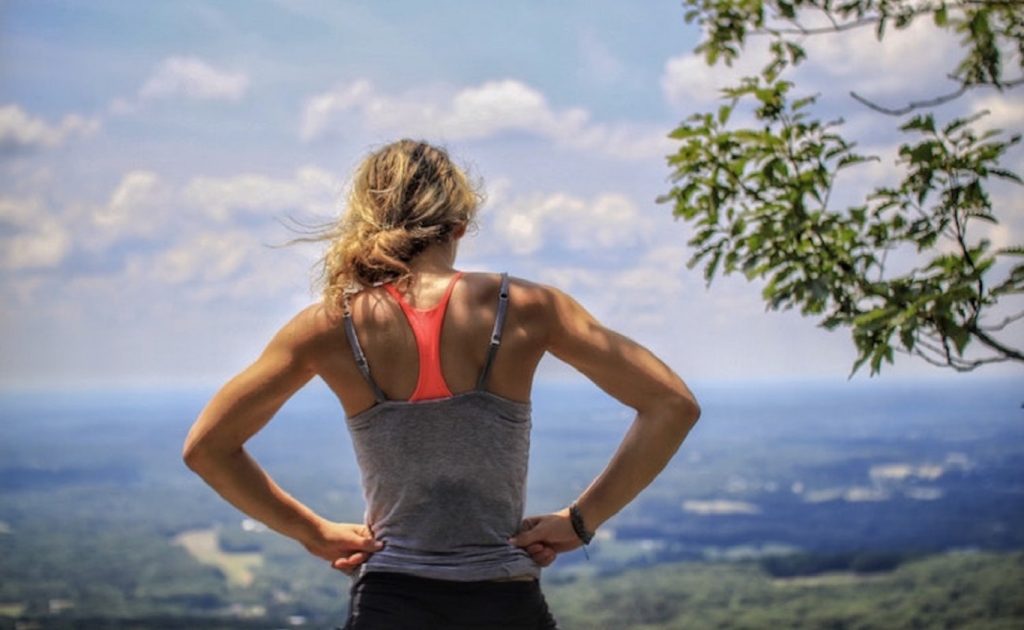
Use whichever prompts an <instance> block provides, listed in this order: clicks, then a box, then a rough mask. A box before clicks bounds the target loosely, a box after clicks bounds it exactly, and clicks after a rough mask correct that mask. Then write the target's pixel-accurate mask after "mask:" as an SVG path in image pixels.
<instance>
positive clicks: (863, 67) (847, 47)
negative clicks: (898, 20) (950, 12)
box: [801, 17, 963, 107]
mask: <svg viewBox="0 0 1024 630" xmlns="http://www.w3.org/2000/svg"><path fill="white" fill-rule="evenodd" d="M803 44H804V46H805V48H806V49H807V56H808V59H807V61H805V62H804V64H803V65H802V66H801V72H802V73H803V75H804V76H806V77H807V78H808V79H814V80H816V82H817V85H816V86H815V89H821V90H829V89H831V90H837V89H838V90H840V91H841V92H842V93H846V92H848V91H850V90H853V91H856V92H858V93H860V94H861V95H862V96H867V97H891V98H895V97H896V96H897V95H899V96H900V97H901V98H904V99H906V98H908V97H909V100H915V99H917V98H921V97H928V96H934V95H935V94H941V93H943V92H945V91H948V90H949V87H950V86H951V85H952V84H951V83H950V82H949V81H948V80H947V79H946V74H947V73H949V72H951V71H952V70H953V69H954V67H955V65H956V62H957V60H958V59H959V57H960V55H962V54H963V50H962V47H961V46H960V44H959V42H958V41H957V36H956V35H955V34H951V33H948V32H946V31H943V30H940V29H937V28H935V26H934V24H932V22H931V20H930V19H929V18H927V17H924V18H920V19H917V20H915V21H914V22H913V23H912V24H911V25H910V26H909V27H907V28H905V29H895V28H890V29H888V30H887V31H886V33H885V37H884V38H883V39H882V41H878V39H877V38H876V36H875V30H874V28H872V27H867V28H859V29H852V30H849V31H845V32H843V33H838V34H828V35H819V36H814V37H809V38H807V39H806V41H805V42H803ZM810 64H813V66H811V65H810ZM812 67H813V68H814V70H813V71H812V70H811V68H812ZM884 104H885V105H890V106H897V107H898V106H902V105H904V104H905V103H904V102H893V103H884Z"/></svg>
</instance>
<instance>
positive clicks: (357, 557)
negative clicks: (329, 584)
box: [331, 551, 370, 572]
mask: <svg viewBox="0 0 1024 630" xmlns="http://www.w3.org/2000/svg"><path fill="white" fill-rule="evenodd" d="M369 557H370V554H368V553H365V552H362V551H356V552H355V553H352V554H350V555H348V556H342V557H341V558H338V559H337V560H335V561H333V562H331V567H332V568H335V569H337V570H339V571H342V572H347V571H353V570H355V568H356V567H358V566H359V565H360V564H362V563H364V562H366V560H367V559H369Z"/></svg>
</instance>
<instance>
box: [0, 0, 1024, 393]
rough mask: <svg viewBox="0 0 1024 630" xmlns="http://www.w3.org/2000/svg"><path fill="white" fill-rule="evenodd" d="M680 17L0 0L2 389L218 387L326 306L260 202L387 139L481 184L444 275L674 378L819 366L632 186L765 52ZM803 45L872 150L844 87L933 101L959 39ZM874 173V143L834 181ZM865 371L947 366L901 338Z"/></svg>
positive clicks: (332, 199) (432, 7)
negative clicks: (713, 38)
mask: <svg viewBox="0 0 1024 630" xmlns="http://www.w3.org/2000/svg"><path fill="white" fill-rule="evenodd" d="M698 37H699V33H698V32H697V30H696V29H695V28H693V27H691V26H688V25H686V24H685V23H684V21H683V10H682V8H681V6H680V5H679V3H676V2H660V3H643V4H642V5H640V4H636V3H623V2H603V1H602V2H562V3H541V2H519V3H502V4H496V3H486V4H485V3H468V2H450V1H449V2H432V3H417V2H388V3H369V2H358V3H357V2H283V1H282V2H218V3H199V2H174V3H130V2H90V3H74V2H31V3H30V2H7V3H4V4H3V5H2V6H0V252H2V253H0V263H2V265H0V304H2V306H0V325H2V328H0V345H2V347H3V352H2V353H0V385H4V386H11V387H14V386H39V385H45V384H51V385H66V386H100V385H103V386H109V385H117V384H124V385H133V384H191V383H200V384H210V383H219V382H222V381H224V380H226V378H228V377H230V376H231V375H232V374H233V373H235V372H237V371H238V370H239V369H241V368H242V367H244V365H246V364H247V363H248V362H250V361H251V360H253V359H254V358H255V357H256V355H257V354H258V353H259V351H260V350H261V349H262V347H263V345H264V344H265V343H266V341H267V340H269V338H270V336H271V335H272V334H273V332H274V331H275V330H277V329H278V328H279V327H280V326H281V325H282V324H283V323H284V322H286V321H287V320H288V319H289V318H290V317H291V316H292V315H293V314H294V313H295V312H296V311H298V310H299V309H300V308H302V307H303V306H305V305H306V304H309V303H311V302H313V301H315V300H316V299H318V296H316V295H314V294H313V293H312V292H311V290H310V277H311V267H310V265H311V264H312V263H313V262H314V261H315V260H316V257H317V256H318V254H319V251H318V250H317V249H315V248H313V247H309V246H297V247H289V248H283V249H275V248H270V247H266V246H265V245H266V244H268V243H269V244H273V243H283V242H284V241H286V240H287V239H288V238H290V237H292V236H294V234H293V233H291V232H288V231H287V230H286V229H284V228H283V227H282V226H281V224H280V223H279V221H278V219H284V217H286V216H289V215H290V216H293V217H298V218H301V219H307V220H314V219H326V218H329V217H331V216H336V215H337V213H338V212H339V211H340V209H341V208H340V206H339V201H340V200H341V197H342V192H343V190H344V186H345V183H346V178H347V177H348V175H349V174H350V173H351V171H352V169H353V168H354V167H355V165H356V164H357V163H358V162H359V160H360V159H361V158H362V157H363V156H365V155H366V153H367V152H368V151H370V150H371V149H372V148H374V147H375V146H379V145H380V144H383V143H386V142H388V141H391V140H393V139H397V138H399V137H403V136H411V137H422V138H424V139H427V140H430V141H434V142H438V143H440V144H443V145H444V146H446V147H447V148H448V149H449V150H450V152H451V153H452V155H453V156H454V157H455V158H456V160H457V161H459V162H460V163H461V164H463V165H464V166H466V167H467V168H468V170H469V171H470V173H471V175H474V176H476V177H479V178H481V179H482V180H483V182H484V185H485V189H486V191H487V194H488V200H487V203H486V204H485V206H484V207H483V210H482V212H481V215H480V229H479V231H478V233H477V234H475V235H473V236H471V237H469V238H467V239H466V241H465V242H464V244H463V246H462V248H461V251H460V265H461V267H462V268H464V269H470V270H472V269H489V270H505V269H507V270H509V271H511V272H512V273H513V274H514V275H518V276H521V277H526V278H530V279H532V280H537V281H541V282H546V283H549V284H554V285H556V286H559V287H561V288H563V289H564V290H566V291H568V292H570V293H571V294H573V295H574V296H576V297H577V299H579V300H580V301H581V302H582V303H583V304H584V305H585V306H587V308H588V309H590V310H591V311H592V312H593V313H594V314H595V315H597V316H598V317H599V318H600V319H601V320H602V321H604V322H605V323H606V324H608V325H610V326H612V327H614V328H616V329H618V330H620V331H622V332H623V333H625V334H627V335H629V336H631V337H633V338H635V339H637V340H638V341H640V342H641V343H644V344H645V345H647V346H648V347H650V348H651V349H653V350H654V351H655V352H656V353H657V354H659V355H660V356H662V357H663V358H664V359H665V360H666V362H668V363H669V364H670V365H671V366H672V367H673V368H675V370H676V371H677V372H678V373H679V374H680V375H682V376H683V377H684V378H686V379H688V380H700V379H744V380H746V379H787V378H827V379H832V378H834V379H839V380H841V379H843V378H845V376H846V374H847V372H848V371H849V367H850V365H851V363H852V360H853V358H854V351H853V349H852V345H851V343H850V340H849V335H848V333H847V332H846V331H836V332H827V331H825V330H823V329H819V328H817V327H816V326H815V323H814V320H811V319H804V318H802V317H800V316H799V314H797V313H792V312H782V313H777V312H765V310H764V307H763V304H762V302H761V300H760V297H759V292H760V285H759V284H756V283H753V284H751V283H747V282H745V281H744V280H742V279H741V278H739V277H735V278H734V277H729V278H722V279H718V280H716V281H715V283H714V284H713V285H712V287H711V288H710V289H706V288H705V286H704V283H703V280H702V278H701V275H700V271H699V269H694V270H688V269H686V267H685V261H686V260H687V259H688V257H689V253H690V250H689V248H688V247H687V246H686V244H685V243H686V240H687V239H688V238H689V237H690V233H691V230H690V227H689V226H688V225H687V224H685V223H683V222H681V221H676V220H674V219H673V218H672V216H671V211H670V208H669V207H668V206H665V205H661V204H656V203H655V202H654V199H655V197H657V196H658V195H659V194H662V193H664V192H666V191H667V190H668V188H669V183H668V176H669V171H668V168H667V166H666V164H665V155H667V154H668V153H670V152H671V151H672V149H673V143H672V141H670V140H669V139H668V138H666V134H667V133H668V132H669V131H671V129H672V128H674V126H675V125H676V124H678V122H679V121H680V120H682V119H683V118H685V117H686V116H687V115H689V114H690V113H693V112H696V111H702V110H704V109H707V108H708V107H711V106H713V105H714V102H715V98H716V93H715V89H716V86H721V85H723V84H725V83H726V82H727V81H728V80H729V78H730V77H734V76H736V75H737V74H738V73H742V72H743V71H744V70H751V69H754V68H756V67H757V66H758V65H759V64H760V62H761V60H762V59H763V55H762V53H761V52H760V51H761V49H760V48H759V46H760V44H759V43H758V42H754V43H752V44H751V47H750V50H749V54H748V55H747V57H746V59H745V60H744V61H743V62H741V63H740V64H738V67H737V68H734V69H726V68H722V67H716V68H708V67H707V66H705V65H704V64H703V62H702V61H701V60H700V59H698V58H696V57H694V56H693V55H692V54H691V51H692V49H693V47H694V46H695V45H696V43H697V41H698ZM809 47H810V49H811V52H812V58H815V59H820V60H822V63H820V64H818V65H816V66H813V67H807V68H805V69H803V70H801V71H800V73H799V74H798V75H797V79H799V81H800V83H799V84H800V85H801V87H803V88H804V89H805V90H808V91H818V92H821V94H822V97H821V104H822V111H824V112H825V113H826V114H831V115H841V116H843V117H845V118H846V120H847V125H848V129H850V130H851V132H852V133H859V134H860V135H859V136H858V138H859V139H861V141H862V142H863V146H865V147H866V148H869V149H872V150H874V151H877V152H878V153H879V154H880V155H883V156H885V155H887V154H891V153H892V151H893V149H894V146H895V145H894V143H895V142H896V138H895V136H894V134H893V129H895V127H896V126H897V124H898V121H888V122H882V123H879V122H878V121H877V119H876V118H873V117H871V116H869V115H868V114H867V112H865V111H864V109H863V108H862V107H860V106H857V105H856V104H854V103H853V102H852V101H851V100H850V99H849V98H848V97H847V96H846V93H847V91H848V90H849V89H851V88H852V89H857V90H858V91H860V92H862V93H865V94H867V95H870V96H872V97H875V98H877V99H879V100H881V101H883V102H888V103H894V104H899V103H900V102H902V101H903V100H905V98H906V94H908V93H911V94H913V95H915V96H919V95H925V96H927V95H930V94H933V93H937V92H941V91H943V89H944V88H945V87H946V86H944V85H943V83H942V81H943V79H942V77H943V75H944V73H945V72H946V70H947V69H948V68H950V67H952V62H954V61H955V59H956V58H957V54H958V48H957V44H956V42H955V40H953V39H951V38H943V37H936V36H935V35H934V33H933V32H931V31H930V30H929V29H927V28H912V29H910V30H909V31H907V32H904V33H898V34H897V35H896V36H894V37H892V38H891V40H888V41H887V42H886V44H885V46H883V47H882V48H881V49H880V48H878V47H877V45H876V44H875V43H874V42H873V40H872V39H871V38H870V37H864V36H862V35H860V34H856V33H855V34H852V35H849V36H844V38H841V39H834V40H818V41H816V42H812V43H809ZM982 106H983V107H987V108H989V109H990V110H991V111H992V114H991V116H990V120H991V122H992V123H993V124H996V125H998V126H1000V127H1002V128H1006V129H1013V130H1016V131H1021V130H1022V129H1024V111H1022V108H1021V106H1020V105H1019V99H1016V100H1015V99H1014V98H1012V95H1005V96H1000V95H997V94H994V93H980V92H979V93H978V94H973V95H971V96H970V98H968V99H964V100H962V101H961V102H959V103H955V104H953V105H950V106H948V107H946V108H945V109H942V110H940V111H939V112H938V113H939V114H940V115H949V114H952V113H956V112H957V111H963V110H964V109H966V108H971V107H982ZM957 108H959V109H957ZM1022 163H1024V160H1022V158H1021V151H1019V150H1015V153H1014V154H1013V155H1012V156H1011V166H1014V167H1015V168H1017V170H1018V171H1021V170H1024V169H1021V168H1020V166H1021V165H1022ZM893 171H894V169H893V168H892V162H891V158H890V159H889V161H888V162H886V161H885V160H883V162H882V163H880V164H879V165H875V166H869V167H867V169H866V170H865V171H864V172H863V173H862V174H861V175H859V176H858V178H857V180H856V181H855V182H848V185H850V186H851V187H853V186H854V185H855V184H861V183H863V182H876V181H877V182H882V181H886V178H887V177H891V176H892V173H893ZM851 189H853V188H851ZM996 195H997V203H999V204H1001V207H1005V208H1008V210H1007V211H1006V213H1005V216H1006V217H1007V220H1006V221H1004V222H1003V224H1001V225H1000V226H998V227H996V228H992V229H991V233H990V234H989V236H990V237H991V238H993V240H995V241H996V243H997V244H1009V243H1012V242H1020V241H1021V237H1022V235H1024V221H1022V217H1021V214H1022V213H1021V212H1020V210H1021V206H1020V204H1019V201H1017V197H1019V194H1018V193H1016V192H1014V191H1013V190H1011V189H1009V188H1005V189H1003V188H1000V189H997V191H996ZM1014 336H1015V337H1016V338H1015V339H1014ZM1021 336H1022V335H1021V333H1020V329H1019V328H1018V329H1017V331H1010V332H1009V337H1008V338H1007V341H1011V342H1020V341H1021ZM887 373H888V374H889V375H892V376H905V377H921V378H933V377H940V376H948V375H949V374H948V373H947V372H943V371H940V370H937V369H934V368H931V367H928V366H926V365H924V364H923V363H920V362H917V361H913V360H909V359H907V358H905V357H898V359H897V365H896V367H895V368H889V369H888V370H887ZM983 373H984V374H989V375H1007V374H1015V373H1020V369H1019V368H1015V367H1012V366H999V367H994V368H991V369H988V370H985V371H984V372H983ZM566 377H571V371H568V370H566V369H565V368H563V367H562V366H559V365H558V364H557V362H555V361H550V362H545V364H544V365H543V378H547V379H558V378H566ZM857 378H861V379H864V378H867V375H866V371H865V372H862V373H861V374H860V375H858V377H857Z"/></svg>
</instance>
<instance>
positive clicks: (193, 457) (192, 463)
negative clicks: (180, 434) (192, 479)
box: [181, 440, 203, 470]
mask: <svg viewBox="0 0 1024 630" xmlns="http://www.w3.org/2000/svg"><path fill="white" fill-rule="evenodd" d="M202 458H203V450H202V448H200V446H199V444H198V443H196V442H191V441H187V440H186V441H185V446H184V448H182V450H181V461H183V462H185V465H186V466H188V467H189V468H190V469H191V470H197V469H198V468H200V467H201V466H202V463H201V460H202Z"/></svg>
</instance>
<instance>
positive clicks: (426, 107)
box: [299, 79, 671, 159]
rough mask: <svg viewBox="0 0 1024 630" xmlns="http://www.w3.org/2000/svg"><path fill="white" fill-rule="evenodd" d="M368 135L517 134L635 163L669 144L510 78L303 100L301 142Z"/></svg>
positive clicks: (368, 87) (343, 90) (344, 89)
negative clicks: (358, 130)
mask: <svg viewBox="0 0 1024 630" xmlns="http://www.w3.org/2000/svg"><path fill="white" fill-rule="evenodd" d="M355 122H358V124H359V125H360V126H361V127H363V128H366V129H368V130H370V131H371V132H380V133H388V134H389V135H390V134H395V133H399V134H402V135H407V136H417V135H420V136H432V137H442V138H445V139H448V140H479V139H484V138H490V137H494V136H497V135H500V134H504V133H510V132H521V133H528V134H531V135H535V136H538V137H541V138H546V139H550V140H553V141H554V142H555V143H556V144H558V145H561V146H568V147H572V148H576V149H581V150H593V151H598V152H601V153H604V154H607V155H612V156H615V157H620V158H626V159H635V158H642V157H650V156H653V155H664V154H665V153H667V152H668V149H669V148H670V147H671V143H670V142H669V141H668V140H667V138H665V135H666V132H665V131H664V130H663V129H662V128H661V127H657V128H655V127H653V126H652V127H647V126H644V125H638V124H635V123H616V124H607V123H592V122H591V121H590V113H589V112H588V111H587V110H585V109H583V108H579V107H571V108H566V109H561V110H556V109H555V108H553V107H552V106H551V105H550V104H549V103H548V102H547V98H546V97H545V96H544V94H543V93H541V92H540V91H538V90H536V89H534V88H533V87H531V86H529V85H527V84H525V83H522V82H520V81H516V80H513V79H503V80H495V81H487V82H485V83H482V84H480V85H477V86H471V87H466V88H463V89H461V90H458V91H456V92H454V93H448V94H438V93H433V92H431V93H411V92H410V93H407V94H403V95H396V96H392V95H388V94H381V93H379V92H378V91H377V90H376V88H374V86H373V85H372V84H371V83H370V82H369V81H367V80H365V79H360V80H358V81H355V82H353V83H351V84H347V85H340V86H338V87H336V88H334V89H333V90H330V91H328V92H324V93H322V94H318V95H316V96H313V97H311V98H309V99H308V100H307V101H306V105H305V108H304V110H303V115H302V122H301V126H300V131H299V133H300V137H301V138H302V139H303V140H305V141H311V140H315V139H318V138H321V137H324V136H327V135H330V134H332V133H340V132H341V131H342V130H344V129H346V128H348V127H350V126H351V125H352V124H353V123H355Z"/></svg>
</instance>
